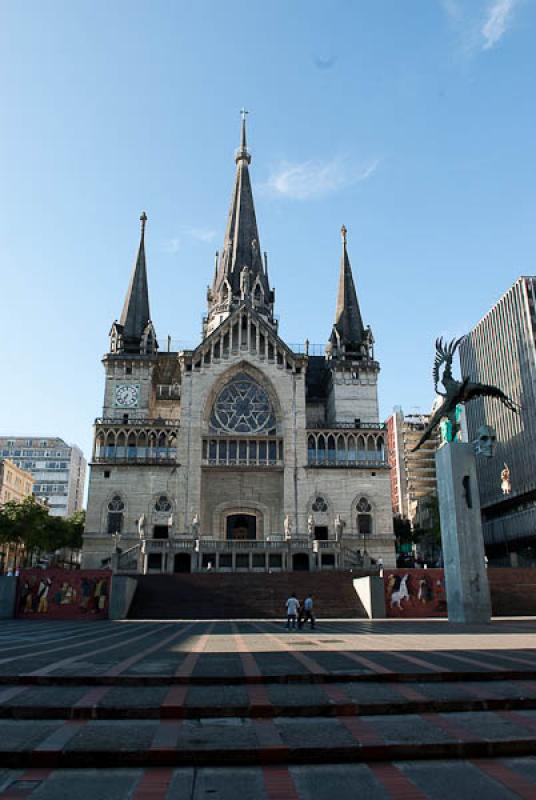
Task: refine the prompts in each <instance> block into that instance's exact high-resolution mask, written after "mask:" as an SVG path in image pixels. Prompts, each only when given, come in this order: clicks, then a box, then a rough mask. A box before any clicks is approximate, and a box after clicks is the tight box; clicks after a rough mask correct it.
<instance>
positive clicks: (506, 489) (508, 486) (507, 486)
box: [501, 464, 512, 494]
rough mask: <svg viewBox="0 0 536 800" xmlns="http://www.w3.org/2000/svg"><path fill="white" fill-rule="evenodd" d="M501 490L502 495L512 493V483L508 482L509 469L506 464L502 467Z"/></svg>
mask: <svg viewBox="0 0 536 800" xmlns="http://www.w3.org/2000/svg"><path fill="white" fill-rule="evenodd" d="M501 489H502V493H503V494H510V493H511V491H512V483H511V481H510V468H509V466H508V464H505V465H504V469H503V470H502V472H501Z"/></svg>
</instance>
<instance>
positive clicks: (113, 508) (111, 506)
mask: <svg viewBox="0 0 536 800" xmlns="http://www.w3.org/2000/svg"><path fill="white" fill-rule="evenodd" d="M124 510H125V504H124V503H123V501H122V500H121V497H120V496H119V495H118V494H116V495H114V497H112V499H111V500H110V502H109V503H108V533H121V531H122V530H123V513H124Z"/></svg>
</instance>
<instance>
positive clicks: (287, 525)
mask: <svg viewBox="0 0 536 800" xmlns="http://www.w3.org/2000/svg"><path fill="white" fill-rule="evenodd" d="M283 530H284V531H285V539H290V537H291V536H292V521H291V519H290V515H289V514H285V519H284V520H283Z"/></svg>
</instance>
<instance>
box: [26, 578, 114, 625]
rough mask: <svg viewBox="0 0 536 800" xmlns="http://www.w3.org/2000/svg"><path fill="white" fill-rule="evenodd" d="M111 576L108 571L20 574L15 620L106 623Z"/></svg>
mask: <svg viewBox="0 0 536 800" xmlns="http://www.w3.org/2000/svg"><path fill="white" fill-rule="evenodd" d="M110 580H111V573H110V572H109V571H107V570H80V571H78V570H76V571H75V570H64V569H47V570H42V569H25V570H22V572H21V573H20V576H19V580H18V586H17V607H16V616H17V617H19V618H20V617H22V618H33V619H36V618H40V619H81V618H86V619H106V618H107V617H108V602H109V598H110Z"/></svg>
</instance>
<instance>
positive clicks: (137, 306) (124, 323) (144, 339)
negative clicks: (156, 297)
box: [111, 211, 156, 353]
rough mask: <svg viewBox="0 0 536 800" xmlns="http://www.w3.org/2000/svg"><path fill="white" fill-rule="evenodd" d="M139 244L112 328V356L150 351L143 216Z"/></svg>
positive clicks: (151, 336)
mask: <svg viewBox="0 0 536 800" xmlns="http://www.w3.org/2000/svg"><path fill="white" fill-rule="evenodd" d="M140 222H141V233H140V243H139V247H138V252H137V255H136V260H135V262H134V267H133V269H132V273H131V276H130V282H129V285H128V289H127V294H126V297H125V302H124V304H123V310H122V312H121V316H120V318H119V322H115V323H114V325H113V327H112V334H111V335H112V352H120V351H121V352H126V353H140V352H147V351H151V350H154V349H155V348H156V339H155V336H154V330H153V326H152V323H151V313H150V310H149V288H148V284H147V264H146V259H145V225H146V223H147V214H146V213H145V211H143V212H142V214H141V216H140Z"/></svg>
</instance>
